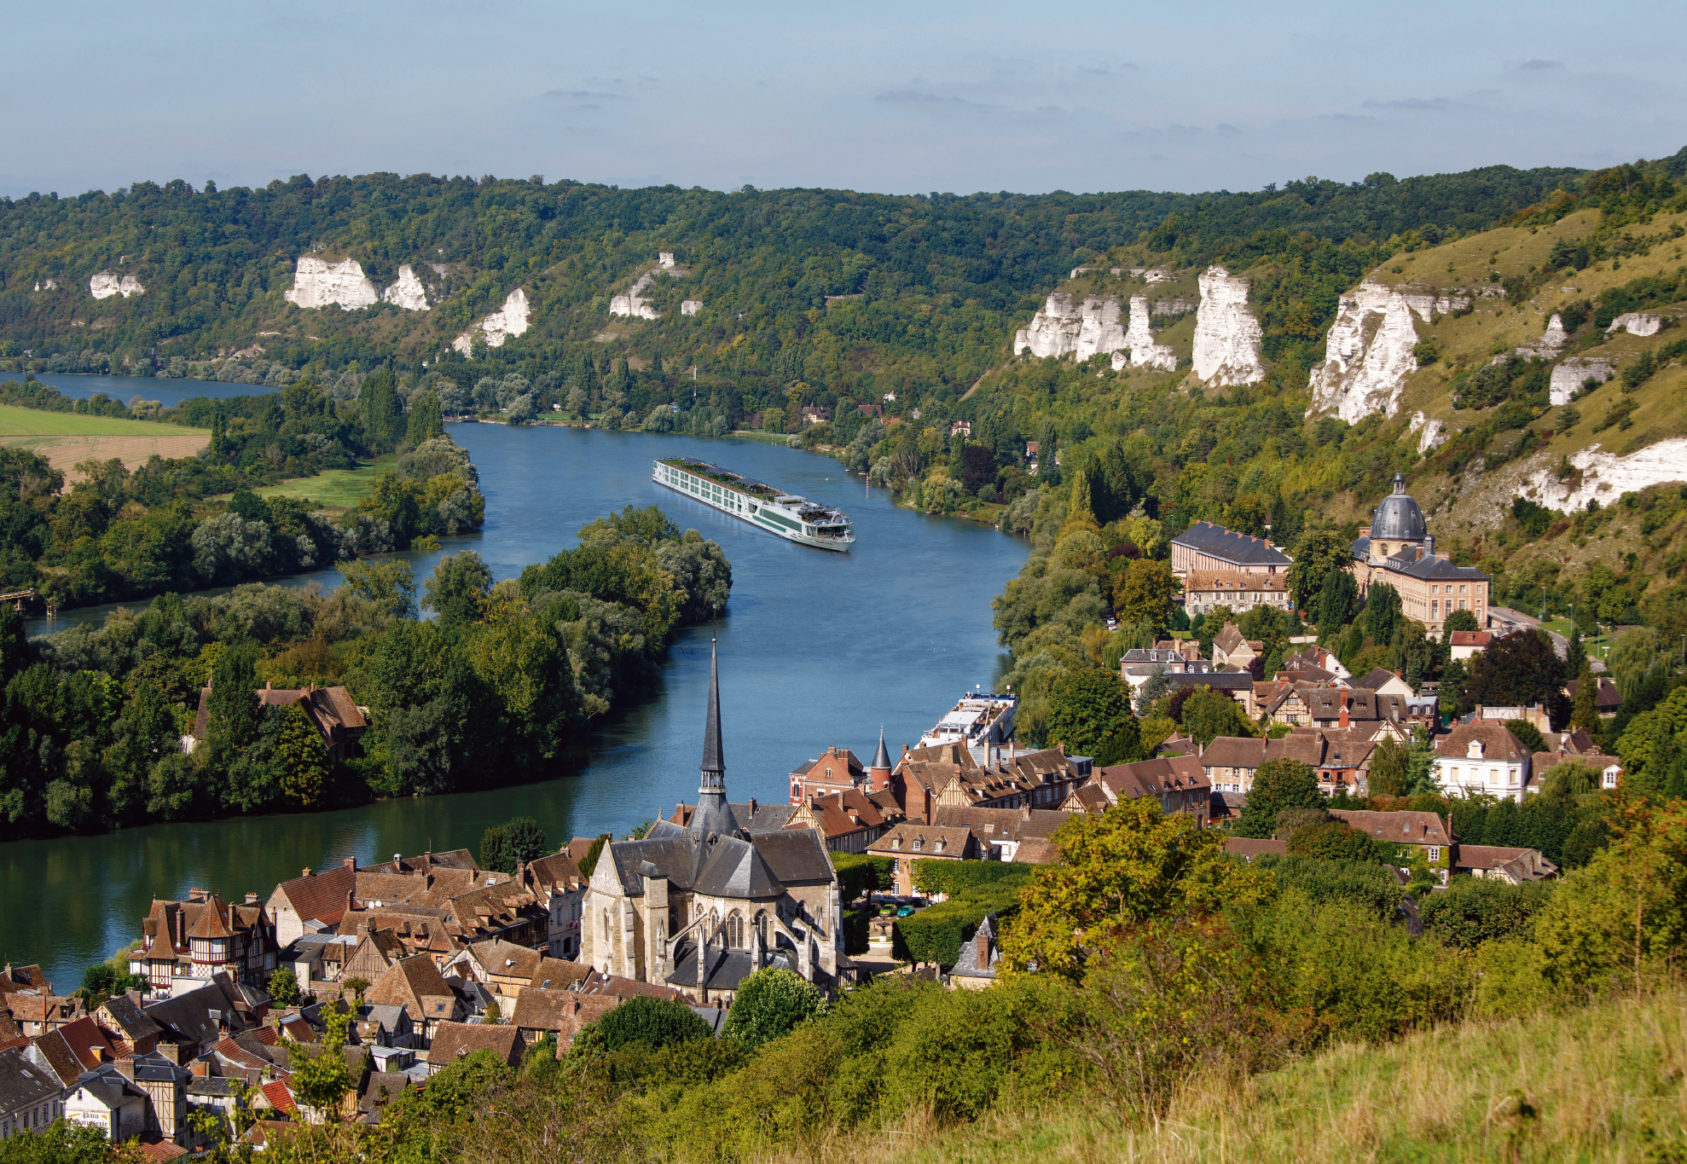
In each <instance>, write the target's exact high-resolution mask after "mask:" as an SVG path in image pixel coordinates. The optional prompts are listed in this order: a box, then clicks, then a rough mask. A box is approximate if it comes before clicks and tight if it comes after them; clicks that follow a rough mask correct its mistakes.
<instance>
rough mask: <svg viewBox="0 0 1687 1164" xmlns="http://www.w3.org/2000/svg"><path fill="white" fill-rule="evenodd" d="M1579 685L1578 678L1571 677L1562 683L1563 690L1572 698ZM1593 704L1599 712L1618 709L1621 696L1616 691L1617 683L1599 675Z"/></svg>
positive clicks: (1619, 708)
mask: <svg viewBox="0 0 1687 1164" xmlns="http://www.w3.org/2000/svg"><path fill="white" fill-rule="evenodd" d="M1580 686H1581V681H1580V680H1579V679H1572V680H1570V681H1569V682H1568V683H1566V684H1564V691H1565V693H1566V694H1568V695H1569V696H1570V698H1571V699H1572V700H1573V699H1575V698H1576V690H1577V689H1578V688H1579V687H1580ZM1593 706H1594V709H1595V710H1597V711H1600V712H1613V711H1619V710H1621V709H1622V706H1623V697H1622V695H1621V693H1619V692H1618V691H1617V685H1616V684H1615V683H1613V682H1612V681H1611V680H1609V679H1607V678H1605V677H1604V676H1603V675H1601V676H1600V677H1599V686H1598V687H1596V688H1594V694H1593Z"/></svg>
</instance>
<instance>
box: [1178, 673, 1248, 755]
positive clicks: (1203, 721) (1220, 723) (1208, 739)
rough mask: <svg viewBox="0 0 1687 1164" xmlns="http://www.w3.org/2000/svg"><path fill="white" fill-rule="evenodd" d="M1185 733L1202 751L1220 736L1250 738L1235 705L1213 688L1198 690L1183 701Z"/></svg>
mask: <svg viewBox="0 0 1687 1164" xmlns="http://www.w3.org/2000/svg"><path fill="white" fill-rule="evenodd" d="M1182 715H1183V730H1184V732H1185V734H1187V735H1188V736H1189V738H1190V739H1192V740H1194V741H1195V742H1196V743H1198V744H1200V745H1201V746H1202V747H1203V748H1204V747H1206V746H1207V745H1208V744H1210V743H1212V742H1213V740H1214V739H1215V738H1216V737H1218V736H1251V735H1253V732H1252V731H1250V730H1249V729H1248V721H1247V719H1246V718H1245V717H1244V716H1243V715H1242V709H1241V708H1240V707H1238V706H1237V705H1236V701H1235V700H1234V699H1232V698H1230V696H1228V695H1226V694H1224V693H1223V692H1221V691H1214V690H1213V689H1212V688H1210V687H1197V688H1196V689H1195V690H1194V691H1192V692H1190V694H1189V697H1188V698H1187V699H1185V700H1184V701H1183V708H1182Z"/></svg>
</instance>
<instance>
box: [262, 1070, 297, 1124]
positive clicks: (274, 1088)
mask: <svg viewBox="0 0 1687 1164" xmlns="http://www.w3.org/2000/svg"><path fill="white" fill-rule="evenodd" d="M259 1090H260V1091H262V1092H263V1093H264V1098H265V1099H266V1100H268V1101H269V1105H270V1106H271V1107H273V1108H274V1109H275V1110H276V1111H284V1112H286V1113H288V1114H289V1115H291V1114H292V1113H294V1112H296V1111H298V1110H299V1105H298V1104H297V1103H295V1102H294V1100H293V1093H292V1092H291V1091H290V1090H288V1087H287V1084H285V1083H283V1082H282V1081H281V1080H279V1079H272V1080H270V1081H269V1082H268V1083H266V1084H264V1085H263V1086H262V1087H261V1088H259Z"/></svg>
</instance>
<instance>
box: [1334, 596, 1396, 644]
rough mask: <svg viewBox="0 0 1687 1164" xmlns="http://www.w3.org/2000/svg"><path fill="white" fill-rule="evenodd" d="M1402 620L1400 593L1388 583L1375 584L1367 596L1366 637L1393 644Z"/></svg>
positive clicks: (1374, 641)
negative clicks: (1395, 631) (1395, 630)
mask: <svg viewBox="0 0 1687 1164" xmlns="http://www.w3.org/2000/svg"><path fill="white" fill-rule="evenodd" d="M1401 618H1402V615H1401V613H1400V592H1399V591H1398V590H1396V589H1394V587H1392V586H1390V585H1388V584H1387V583H1386V582H1377V583H1373V584H1372V585H1371V588H1370V590H1369V591H1368V592H1367V593H1366V594H1365V635H1366V636H1367V637H1368V638H1369V639H1370V640H1371V641H1372V642H1373V643H1388V642H1392V641H1393V640H1394V628H1395V627H1396V626H1398V625H1399V623H1400V619H1401ZM1319 621H1320V622H1321V621H1322V619H1320V620H1319Z"/></svg>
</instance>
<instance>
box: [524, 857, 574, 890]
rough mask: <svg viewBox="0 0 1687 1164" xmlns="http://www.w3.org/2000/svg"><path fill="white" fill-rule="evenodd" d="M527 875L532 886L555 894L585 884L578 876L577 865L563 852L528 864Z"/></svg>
mask: <svg viewBox="0 0 1687 1164" xmlns="http://www.w3.org/2000/svg"><path fill="white" fill-rule="evenodd" d="M527 875H528V877H529V878H530V880H531V882H532V884H533V885H534V886H536V887H538V888H542V889H546V890H549V891H552V892H557V893H567V892H570V891H572V890H575V889H580V888H583V887H584V886H585V884H586V879H585V878H584V877H582V876H581V875H580V865H579V863H578V862H577V861H575V859H574V858H573V857H572V856H571V855H569V854H568V853H565V852H564V853H551V854H550V855H548V856H544V857H540V858H539V859H538V860H536V861H530V862H528V865H527Z"/></svg>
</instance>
